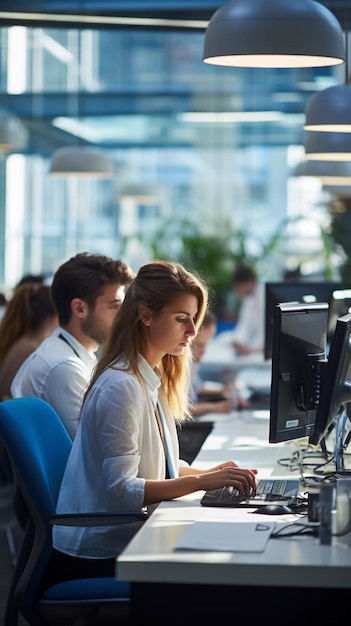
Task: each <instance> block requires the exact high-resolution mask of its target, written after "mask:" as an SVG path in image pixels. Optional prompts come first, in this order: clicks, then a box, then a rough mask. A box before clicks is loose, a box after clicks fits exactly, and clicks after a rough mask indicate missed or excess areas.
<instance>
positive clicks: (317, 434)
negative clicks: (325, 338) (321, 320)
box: [309, 313, 351, 445]
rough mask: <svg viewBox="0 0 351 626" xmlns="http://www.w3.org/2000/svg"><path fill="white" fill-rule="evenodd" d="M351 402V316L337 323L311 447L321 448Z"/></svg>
mask: <svg viewBox="0 0 351 626" xmlns="http://www.w3.org/2000/svg"><path fill="white" fill-rule="evenodd" d="M349 402H351V314H350V313H348V314H347V315H343V316H342V317H340V318H339V319H338V320H337V322H336V327H335V332H334V336H333V339H332V341H331V343H330V348H329V353H328V359H327V362H326V366H325V370H324V372H323V376H322V388H321V396H320V401H319V405H318V409H317V413H316V419H315V424H314V427H313V428H312V430H311V433H310V437H309V443H310V444H312V445H318V444H319V443H320V441H321V439H322V438H323V437H324V436H325V434H326V433H327V431H328V428H329V427H330V426H331V425H332V424H333V422H334V421H335V420H336V419H337V418H338V416H339V414H340V410H341V409H342V407H343V406H344V405H345V404H347V403H349Z"/></svg>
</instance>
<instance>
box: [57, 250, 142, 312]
mask: <svg viewBox="0 0 351 626" xmlns="http://www.w3.org/2000/svg"><path fill="white" fill-rule="evenodd" d="M134 276H135V274H134V272H133V271H132V270H131V268H130V267H128V265H126V264H125V263H123V262H122V261H121V260H120V259H117V260H113V259H111V258H109V257H107V256H104V255H99V254H89V253H87V252H81V253H79V254H76V256H74V257H72V258H71V259H69V260H68V261H66V262H65V263H63V264H62V265H60V267H59V268H58V269H57V270H56V272H55V275H54V278H53V280H52V284H51V298H52V301H53V304H54V307H55V309H56V312H57V315H58V319H59V323H60V324H67V323H68V322H69V320H70V319H71V315H72V312H71V302H72V300H73V299H74V298H80V299H81V300H84V301H85V302H86V303H87V304H88V306H89V308H90V309H92V310H93V309H94V307H95V303H96V300H97V298H98V297H99V296H100V295H101V294H102V292H103V290H104V288H105V286H106V285H112V284H114V283H118V284H120V285H126V286H128V285H129V284H130V283H131V281H132V280H133V278H134Z"/></svg>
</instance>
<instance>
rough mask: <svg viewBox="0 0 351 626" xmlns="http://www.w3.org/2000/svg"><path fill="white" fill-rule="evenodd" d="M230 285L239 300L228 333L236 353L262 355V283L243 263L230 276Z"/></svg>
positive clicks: (263, 308)
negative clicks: (238, 305) (233, 322)
mask: <svg viewBox="0 0 351 626" xmlns="http://www.w3.org/2000/svg"><path fill="white" fill-rule="evenodd" d="M232 286H233V289H234V291H235V294H236V296H237V298H238V299H239V301H240V309H239V315H238V319H237V322H236V324H235V327H234V329H233V330H232V331H230V333H229V338H230V341H231V343H232V345H233V347H234V349H235V352H236V354H238V355H245V354H253V353H260V354H262V355H263V350H264V336H265V303H264V299H265V296H264V285H263V284H262V283H261V282H260V281H259V280H258V278H257V276H256V273H255V271H254V270H253V269H252V268H251V267H249V266H248V265H245V264H240V265H238V266H237V267H236V268H235V270H234V273H233V276H232Z"/></svg>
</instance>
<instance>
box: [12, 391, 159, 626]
mask: <svg viewBox="0 0 351 626" xmlns="http://www.w3.org/2000/svg"><path fill="white" fill-rule="evenodd" d="M0 439H1V440H2V441H3V443H4V445H5V447H6V449H7V451H8V454H9V458H10V460H11V463H12V467H13V472H14V476H15V480H16V481H17V486H18V488H19V490H20V493H21V495H22V497H23V501H24V503H25V506H26V508H27V509H28V515H27V522H26V528H25V531H24V538H23V542H22V545H21V549H20V551H19V555H18V559H17V565H16V568H15V571H14V575H13V579H12V582H11V588H10V592H9V596H8V601H7V609H6V616H5V626H15V625H16V624H17V620H18V614H20V615H22V616H23V617H24V619H25V620H26V621H27V622H28V624H30V626H53V625H56V626H63V625H64V626H68V625H71V624H72V625H73V624H74V625H75V626H78V625H79V626H83V625H88V624H94V625H95V624H103V626H106V625H107V624H110V623H114V625H115V626H117V625H118V624H125V623H127V621H128V616H129V606H130V585H129V583H128V582H122V581H117V580H115V578H112V577H111V578H84V579H80V580H67V581H64V582H61V583H59V584H55V585H53V586H51V587H49V588H48V589H46V590H45V591H42V589H43V588H44V589H45V586H44V587H43V583H45V575H46V572H47V568H48V564H49V561H50V557H51V553H52V526H53V524H58V523H60V524H64V525H68V526H74V525H79V526H99V525H100V526H106V525H113V524H121V523H122V524H124V523H130V522H134V523H135V522H136V521H140V522H141V523H142V522H143V521H145V519H146V518H147V513H146V512H143V511H141V512H139V511H138V512H136V513H134V512H132V513H130V514H129V513H117V514H114V515H110V514H106V513H101V514H100V513H98V514H89V513H87V514H79V515H76V514H69V515H56V501H57V496H58V492H59V488H60V484H61V479H62V476H63V472H64V469H65V466H66V462H67V458H68V455H69V453H70V450H71V447H72V441H71V438H70V437H69V435H68V434H67V431H66V429H65V427H64V426H63V424H62V422H61V420H60V418H59V417H58V415H57V413H56V412H55V411H54V410H53V409H52V408H51V406H50V405H49V404H47V403H46V402H44V400H40V399H39V398H34V397H32V398H16V399H13V400H6V401H4V402H1V403H0Z"/></svg>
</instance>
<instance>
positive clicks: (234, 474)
mask: <svg viewBox="0 0 351 626" xmlns="http://www.w3.org/2000/svg"><path fill="white" fill-rule="evenodd" d="M256 474H257V470H256V469H245V468H242V467H239V466H238V465H237V464H236V463H234V461H226V462H225V463H221V464H220V465H217V466H215V467H212V468H211V469H209V470H204V471H203V472H202V473H201V474H200V475H199V482H200V483H201V487H200V488H201V489H204V490H205V491H207V490H208V489H219V488H221V487H226V486H232V487H236V488H237V489H238V490H239V491H240V493H247V492H249V491H251V490H252V491H255V490H256V478H255V476H256Z"/></svg>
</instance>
